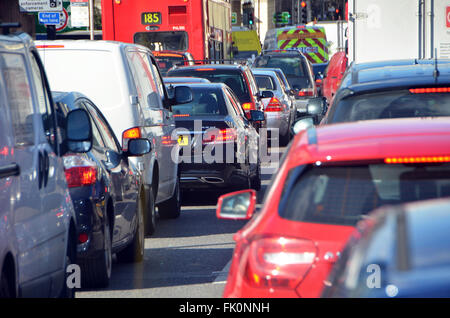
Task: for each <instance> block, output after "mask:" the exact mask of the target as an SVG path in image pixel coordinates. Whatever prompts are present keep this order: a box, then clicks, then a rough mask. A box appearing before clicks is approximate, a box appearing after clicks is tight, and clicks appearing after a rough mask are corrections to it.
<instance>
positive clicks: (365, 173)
mask: <svg viewBox="0 0 450 318" xmlns="http://www.w3.org/2000/svg"><path fill="white" fill-rule="evenodd" d="M448 196H450V164H429V165H425V164H420V165H402V164H392V165H387V164H367V165H358V166H316V165H310V166H300V167H297V168H294V169H293V170H291V171H290V173H289V175H288V177H287V179H286V183H285V185H284V188H283V193H282V197H281V200H280V206H279V214H280V216H281V217H283V218H285V219H289V220H292V221H299V222H312V223H325V224H337V225H350V226H354V225H355V224H356V223H357V222H358V220H360V219H361V218H362V216H363V215H365V214H367V213H368V212H370V211H372V210H373V209H375V208H377V207H379V206H382V205H386V204H400V203H404V202H411V201H418V200H425V199H433V198H439V197H448Z"/></svg>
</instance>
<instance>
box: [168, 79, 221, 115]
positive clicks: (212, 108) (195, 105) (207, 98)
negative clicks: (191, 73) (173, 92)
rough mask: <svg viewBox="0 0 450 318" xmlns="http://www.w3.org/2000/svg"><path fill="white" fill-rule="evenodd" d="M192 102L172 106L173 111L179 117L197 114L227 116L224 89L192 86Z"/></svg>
mask: <svg viewBox="0 0 450 318" xmlns="http://www.w3.org/2000/svg"><path fill="white" fill-rule="evenodd" d="M191 90H192V92H193V99H192V102H190V103H187V104H182V105H174V106H172V112H173V115H174V117H175V118H177V117H195V116H225V115H227V114H228V109H227V106H226V105H225V100H224V98H223V94H222V90H220V89H217V88H212V89H211V88H206V87H201V88H200V87H195V88H194V87H191Z"/></svg>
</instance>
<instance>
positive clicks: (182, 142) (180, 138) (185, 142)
mask: <svg viewBox="0 0 450 318" xmlns="http://www.w3.org/2000/svg"><path fill="white" fill-rule="evenodd" d="M177 141H178V144H179V145H180V146H187V145H188V144H189V137H188V136H184V135H180V136H178V140H177Z"/></svg>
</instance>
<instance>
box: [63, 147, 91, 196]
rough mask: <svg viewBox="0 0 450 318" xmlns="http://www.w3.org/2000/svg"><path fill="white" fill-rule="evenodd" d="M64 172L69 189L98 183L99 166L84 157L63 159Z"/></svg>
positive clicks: (71, 156)
mask: <svg viewBox="0 0 450 318" xmlns="http://www.w3.org/2000/svg"><path fill="white" fill-rule="evenodd" d="M63 162H64V172H65V174H66V180H67V185H68V187H69V188H75V187H82V186H87V185H92V184H94V183H95V182H96V181H97V166H96V164H95V162H92V161H90V160H89V159H87V158H86V157H84V156H80V155H68V156H64V157H63Z"/></svg>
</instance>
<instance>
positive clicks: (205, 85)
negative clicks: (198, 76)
mask: <svg viewBox="0 0 450 318" xmlns="http://www.w3.org/2000/svg"><path fill="white" fill-rule="evenodd" d="M170 85H172V86H189V87H191V88H216V89H221V88H223V87H225V86H226V84H224V83H211V82H210V83H201V82H196V83H170Z"/></svg>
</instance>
